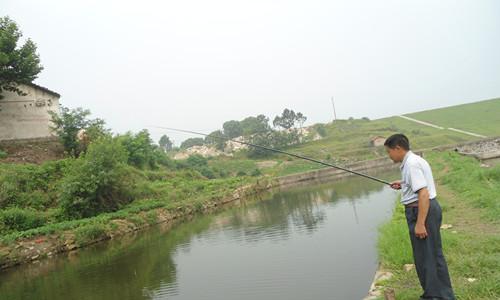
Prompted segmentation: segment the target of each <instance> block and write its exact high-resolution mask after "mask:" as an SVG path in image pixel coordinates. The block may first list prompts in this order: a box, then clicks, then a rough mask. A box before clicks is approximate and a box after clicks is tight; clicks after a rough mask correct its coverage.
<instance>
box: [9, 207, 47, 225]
mask: <svg viewBox="0 0 500 300" xmlns="http://www.w3.org/2000/svg"><path fill="white" fill-rule="evenodd" d="M46 221H47V220H46V218H45V216H44V215H42V214H40V213H39V212H37V211H35V210H31V209H22V208H18V207H13V208H8V209H5V210H2V211H0V224H1V225H2V227H3V228H4V229H3V230H7V231H24V230H28V229H31V228H37V227H40V226H42V225H44V224H45V223H46Z"/></svg>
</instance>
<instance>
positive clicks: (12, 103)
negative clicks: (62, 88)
mask: <svg viewBox="0 0 500 300" xmlns="http://www.w3.org/2000/svg"><path fill="white" fill-rule="evenodd" d="M20 89H21V90H23V91H24V92H25V93H27V95H26V96H19V95H18V94H17V93H13V92H9V91H3V92H2V95H3V96H4V98H3V99H1V100H0V141H1V140H17V139H32V138H44V137H50V136H53V134H52V132H51V130H50V127H49V126H50V124H51V121H50V120H51V117H50V115H49V113H48V111H54V112H57V113H58V112H59V97H58V96H57V95H54V94H53V93H49V92H47V91H44V90H43V89H40V88H37V87H36V86H30V85H21V86H20Z"/></svg>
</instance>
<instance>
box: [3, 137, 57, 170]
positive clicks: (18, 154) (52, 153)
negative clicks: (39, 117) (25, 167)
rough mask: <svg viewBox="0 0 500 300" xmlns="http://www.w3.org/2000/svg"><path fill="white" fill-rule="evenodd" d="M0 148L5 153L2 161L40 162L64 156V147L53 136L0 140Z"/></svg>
mask: <svg viewBox="0 0 500 300" xmlns="http://www.w3.org/2000/svg"><path fill="white" fill-rule="evenodd" d="M0 150H2V151H3V152H6V153H7V157H6V158H4V159H0V162H3V163H34V164H41V163H42V162H44V161H47V160H56V159H61V158H63V157H64V148H63V146H62V145H61V143H60V142H59V140H57V139H55V138H47V139H33V140H17V141H0Z"/></svg>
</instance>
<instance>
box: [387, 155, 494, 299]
mask: <svg viewBox="0 0 500 300" xmlns="http://www.w3.org/2000/svg"><path fill="white" fill-rule="evenodd" d="M426 158H427V159H428V160H429V162H430V163H431V166H432V167H433V169H434V170H435V171H434V175H435V177H436V179H437V181H438V183H439V184H438V194H439V196H438V198H439V201H440V204H441V206H442V207H443V222H444V223H447V224H452V225H453V228H452V229H448V230H442V231H441V233H442V238H443V250H444V252H445V256H446V259H447V261H448V266H449V270H450V275H451V278H452V284H453V287H454V290H455V293H456V296H457V299H460V300H463V299H467V300H481V299H491V300H496V299H500V255H499V253H500V227H499V225H500V214H499V201H498V192H499V191H500V180H498V178H499V177H500V168H499V167H496V168H492V169H483V168H481V167H480V166H479V163H478V162H477V161H475V160H473V159H470V158H467V157H462V156H459V155H458V154H456V153H450V152H442V153H441V152H432V153H429V154H428V155H426ZM378 248H379V256H380V260H381V263H382V266H383V268H384V269H385V270H387V271H390V272H392V273H394V277H393V278H392V279H390V280H389V281H387V282H386V283H385V286H386V287H390V288H394V289H395V291H396V296H397V299H400V300H401V299H418V296H419V295H420V294H421V288H420V285H419V283H418V280H417V275H416V273H415V271H414V270H413V271H410V272H406V271H403V265H404V264H410V263H413V259H412V256H411V247H410V243H409V237H408V229H407V225H406V220H405V217H404V208H403V207H402V206H401V205H400V204H397V206H396V209H395V212H394V215H393V218H392V219H391V220H390V221H389V222H387V223H386V224H384V225H383V226H381V228H380V235H379V241H378ZM468 278H476V279H477V281H475V282H472V283H471V282H468V280H467V279H468Z"/></svg>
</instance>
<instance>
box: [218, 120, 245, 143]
mask: <svg viewBox="0 0 500 300" xmlns="http://www.w3.org/2000/svg"><path fill="white" fill-rule="evenodd" d="M222 128H224V135H225V136H226V137H227V138H228V139H234V138H235V137H239V136H241V135H242V134H243V128H242V127H241V123H240V122H239V121H235V120H231V121H227V122H225V123H224V124H223V125H222Z"/></svg>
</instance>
